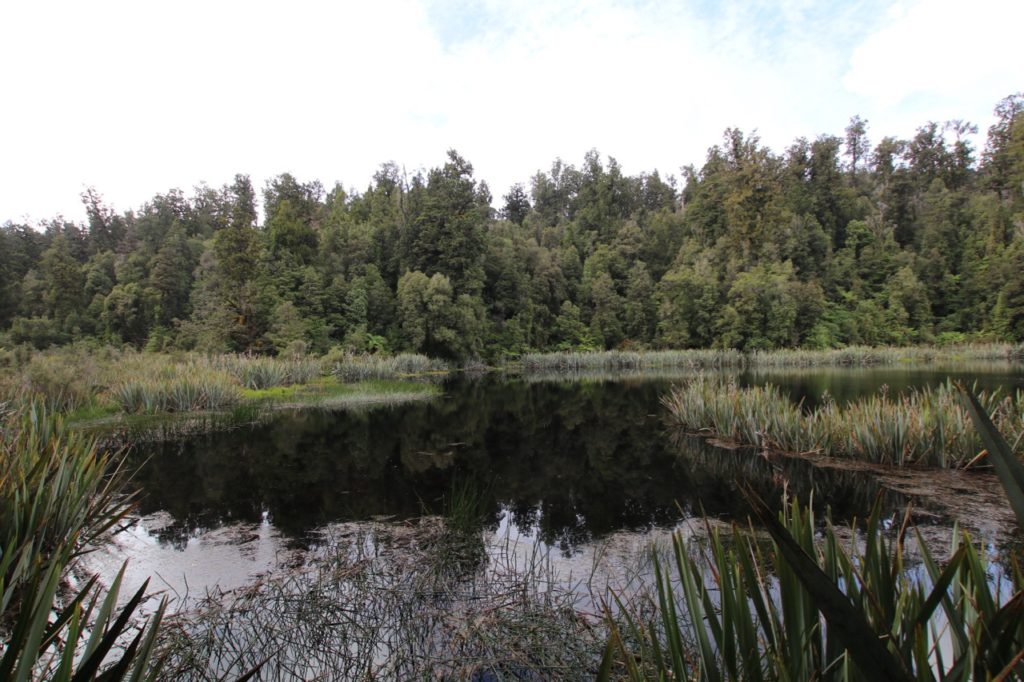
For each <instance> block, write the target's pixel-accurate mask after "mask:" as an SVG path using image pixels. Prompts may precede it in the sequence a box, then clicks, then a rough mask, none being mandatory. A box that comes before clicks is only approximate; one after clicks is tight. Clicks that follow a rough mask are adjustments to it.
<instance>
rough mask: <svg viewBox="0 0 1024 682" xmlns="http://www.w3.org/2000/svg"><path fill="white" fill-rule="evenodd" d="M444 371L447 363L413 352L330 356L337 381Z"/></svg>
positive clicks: (392, 377)
mask: <svg viewBox="0 0 1024 682" xmlns="http://www.w3.org/2000/svg"><path fill="white" fill-rule="evenodd" d="M446 371H448V365H447V364H446V363H445V362H444V361H442V360H437V359H432V358H428V357H427V356H425V355H417V354H413V353H401V354H399V355H395V356H391V357H385V356H380V355H351V354H345V355H342V356H341V357H336V358H332V367H331V373H332V374H333V375H334V377H335V378H336V379H338V380H339V381H367V380H370V379H397V378H400V377H406V376H415V375H421V374H432V373H440V372H446Z"/></svg>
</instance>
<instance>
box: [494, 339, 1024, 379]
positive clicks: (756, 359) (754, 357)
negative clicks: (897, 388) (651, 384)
mask: <svg viewBox="0 0 1024 682" xmlns="http://www.w3.org/2000/svg"><path fill="white" fill-rule="evenodd" d="M966 361H1005V362H1024V344H1016V345H1015V344H1008V343H984V344H982V343H977V344H958V345H951V346H879V347H872V346H850V347H848V348H836V349H830V350H807V349H785V350H773V351H753V352H750V353H743V352H740V351H738V350H735V349H687V350H651V351H592V352H572V351H563V352H555V353H527V354H525V355H523V356H522V357H521V358H519V360H518V361H516V362H510V363H507V364H506V367H508V368H510V369H511V370H513V371H515V370H518V371H521V372H522V373H524V374H531V373H545V372H565V373H573V372H587V371H600V372H605V371H646V370H665V369H740V370H742V369H755V368H773V367H798V368H799V367H808V368H811V367H878V366H885V365H935V364H944V363H950V364H955V363H960V362H966Z"/></svg>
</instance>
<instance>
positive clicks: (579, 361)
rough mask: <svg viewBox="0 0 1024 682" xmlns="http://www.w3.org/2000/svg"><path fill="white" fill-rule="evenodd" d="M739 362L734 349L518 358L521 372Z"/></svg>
mask: <svg viewBox="0 0 1024 682" xmlns="http://www.w3.org/2000/svg"><path fill="white" fill-rule="evenodd" d="M743 363H744V358H743V354H742V353H740V352H739V351H735V350H679V351H671V350H666V351H604V352H593V353H576V352H559V353H528V354H526V355H523V356H522V357H521V358H520V359H519V367H520V368H521V370H522V371H523V372H524V373H545V372H569V373H575V372H593V371H605V372H622V371H642V370H659V369H707V368H726V367H733V368H738V367H742V366H743Z"/></svg>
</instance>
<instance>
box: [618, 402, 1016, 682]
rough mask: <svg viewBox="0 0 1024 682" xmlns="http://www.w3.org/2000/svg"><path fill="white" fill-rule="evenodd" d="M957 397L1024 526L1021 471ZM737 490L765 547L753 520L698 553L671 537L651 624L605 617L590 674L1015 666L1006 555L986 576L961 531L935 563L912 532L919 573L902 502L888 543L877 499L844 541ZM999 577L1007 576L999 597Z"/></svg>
mask: <svg viewBox="0 0 1024 682" xmlns="http://www.w3.org/2000/svg"><path fill="white" fill-rule="evenodd" d="M963 398H964V404H965V405H966V407H967V409H968V410H969V411H970V413H971V417H972V420H973V421H974V424H975V425H976V427H977V428H978V430H979V432H980V434H981V436H982V438H983V439H984V441H985V442H986V445H987V447H988V448H989V452H990V453H992V456H993V457H994V458H995V462H996V464H997V472H998V474H999V478H1000V481H1001V483H1002V484H1003V487H1004V489H1005V490H1006V492H1007V496H1008V497H1009V499H1010V501H1011V505H1012V506H1013V507H1014V511H1015V512H1016V514H1017V517H1018V520H1019V521H1021V523H1022V524H1024V469H1022V468H1021V465H1020V462H1019V459H1018V458H1017V457H1016V456H1015V455H1014V453H1013V451H1012V448H1011V447H1010V445H1009V444H1008V443H1007V442H1006V440H1005V439H1004V438H1003V437H1002V435H1001V434H1000V433H999V431H998V430H997V429H996V428H995V426H994V425H993V423H992V421H991V420H990V419H989V418H988V416H987V415H986V413H985V409H984V408H983V406H982V405H981V403H980V402H979V401H978V400H977V399H976V398H975V396H973V395H972V394H969V393H965V394H964V396H963ZM747 498H748V500H749V501H750V503H751V505H752V507H753V510H754V517H755V518H756V520H757V521H758V522H759V523H760V524H762V525H763V526H764V527H765V528H766V529H767V531H768V534H769V535H770V536H771V538H772V544H771V545H770V547H769V548H768V549H767V550H765V548H764V545H763V543H762V542H761V541H760V540H759V539H758V538H757V536H756V535H755V533H754V532H753V530H752V529H751V530H749V531H746V530H743V529H740V528H738V527H734V528H733V532H732V535H731V537H730V538H729V539H728V540H726V538H724V537H723V535H722V534H721V533H720V532H719V531H718V530H713V531H711V532H710V533H709V535H710V538H709V543H708V547H707V554H705V555H703V556H696V555H695V552H694V550H695V549H696V546H695V545H694V544H688V543H687V542H686V541H685V540H684V539H683V537H682V535H681V534H680V533H678V532H677V533H675V534H674V536H673V543H672V544H673V546H672V549H673V552H672V559H673V560H674V562H673V563H674V570H675V573H676V577H675V579H673V578H672V577H671V575H670V573H671V571H672V570H673V569H672V568H670V567H668V566H666V565H665V564H664V563H663V562H662V561H661V560H660V559H659V557H658V556H657V555H655V557H654V562H655V575H656V580H657V586H658V597H659V602H658V617H659V620H658V622H655V621H651V622H650V623H647V622H643V621H638V620H636V619H635V618H633V617H631V616H630V615H629V613H628V612H627V614H626V630H625V632H622V631H621V630H620V629H619V628H617V627H615V626H614V625H613V626H612V634H611V637H610V638H609V641H608V645H607V648H606V652H605V658H604V663H603V665H602V670H601V673H600V675H599V678H600V679H610V674H611V670H612V664H613V662H614V661H615V659H616V658H618V659H619V660H621V661H622V662H623V665H624V667H625V668H626V670H627V673H628V676H629V678H630V679H634V680H642V679H670V678H674V679H702V680H726V679H728V680H740V679H744V680H789V679H822V680H912V679H916V680H969V679H1010V678H1015V677H1016V676H1019V675H1020V674H1021V672H1022V667H1021V666H1022V656H1021V652H1024V620H1022V619H1021V617H1020V611H1021V605H1022V603H1024V601H1022V600H1024V577H1022V574H1021V572H1020V570H1019V568H1018V567H1017V566H1016V564H1014V567H1013V569H1012V570H1010V571H1009V572H1008V573H1006V574H1004V575H1003V576H1001V577H998V576H997V578H996V579H995V581H994V582H993V580H992V578H991V567H990V566H988V564H987V562H986V558H985V554H984V553H983V551H981V550H980V548H978V547H976V546H974V545H973V543H972V541H971V538H970V537H969V536H968V535H967V534H966V533H964V534H963V535H962V536H961V535H958V534H957V533H954V537H953V541H952V545H951V548H950V558H949V560H948V561H947V562H946V564H945V566H944V567H943V566H940V565H939V563H938V562H937V561H936V560H935V559H934V558H933V554H932V551H931V550H930V548H929V546H928V543H927V542H926V541H925V539H924V538H923V537H922V536H921V534H920V533H916V540H917V545H918V549H919V551H920V553H921V560H922V563H923V567H924V573H925V575H926V576H927V580H925V579H922V578H921V577H913V575H912V570H911V557H910V555H909V552H908V551H907V549H906V547H907V544H906V536H907V534H908V531H909V529H910V523H909V521H910V515H909V511H908V514H907V516H906V518H905V519H904V522H903V524H902V526H901V527H900V529H899V531H898V533H897V534H896V536H895V538H894V539H892V540H890V539H889V534H888V533H887V532H886V531H885V529H884V524H883V519H882V518H881V514H880V509H881V504H880V503H876V506H875V509H874V511H873V512H872V513H871V515H870V517H869V518H868V521H867V525H866V528H865V529H864V532H863V534H861V533H859V532H858V529H857V528H856V527H854V528H853V529H852V530H853V537H854V538H855V540H854V542H853V543H851V544H850V545H849V548H848V549H847V547H848V545H847V542H846V541H845V540H844V539H843V535H842V534H841V533H840V532H838V531H837V530H836V529H835V528H834V527H833V526H832V525H831V523H827V524H826V526H825V529H824V533H822V532H821V531H820V530H819V525H818V524H817V523H816V522H815V520H814V516H813V514H812V512H811V510H810V509H809V508H803V507H801V506H800V505H799V504H798V503H797V502H796V501H795V500H794V501H793V502H792V504H791V506H790V507H789V508H788V509H787V508H786V507H785V506H784V508H783V511H782V512H781V514H780V515H779V516H778V517H776V516H775V515H774V514H773V513H772V512H771V510H769V509H768V508H767V506H766V505H765V504H764V502H763V501H761V500H760V499H758V498H757V497H756V496H754V495H753V493H749V492H748V493H747ZM709 530H710V529H709ZM915 532H916V531H915ZM706 567H707V569H709V570H706ZM1000 580H1005V581H1007V582H1009V583H1010V594H1009V596H1006V594H1005V592H1004V588H1003V586H1001V585H1000V584H999V582H1000ZM679 592H681V593H682V596H681V598H680V597H677V594H678V593H679ZM609 622H610V618H609ZM627 642H632V643H633V645H632V647H631V646H630V645H628V644H627Z"/></svg>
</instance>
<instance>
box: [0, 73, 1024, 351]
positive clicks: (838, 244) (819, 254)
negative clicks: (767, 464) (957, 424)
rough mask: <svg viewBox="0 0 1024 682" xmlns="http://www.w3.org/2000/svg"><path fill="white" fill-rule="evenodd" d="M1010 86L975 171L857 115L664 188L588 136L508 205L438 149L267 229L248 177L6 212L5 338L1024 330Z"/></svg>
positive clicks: (710, 165) (288, 209)
mask: <svg viewBox="0 0 1024 682" xmlns="http://www.w3.org/2000/svg"><path fill="white" fill-rule="evenodd" d="M1022 101H1024V100H1022V97H1021V95H1020V94H1019V93H1018V94H1016V95H1012V96H1010V97H1008V98H1006V99H1004V100H1003V101H1001V102H1000V103H999V104H998V105H997V106H996V112H995V113H996V123H995V124H994V125H993V126H992V127H991V128H990V130H989V135H988V140H987V142H986V146H985V150H984V153H983V154H982V155H981V159H980V162H976V161H975V158H974V157H975V154H974V150H973V149H972V147H971V143H970V141H969V140H970V135H971V133H972V131H974V130H975V127H974V126H972V125H971V124H970V123H967V122H964V121H949V122H947V123H945V124H938V123H928V124H925V125H923V126H922V127H921V128H919V129H918V131H917V132H916V134H915V135H913V136H912V137H911V138H910V139H906V140H900V139H895V138H888V137H887V138H883V139H882V140H881V141H879V142H878V143H877V144H876V145H874V147H872V145H871V144H870V141H869V139H868V133H869V130H868V126H867V123H866V121H864V120H863V119H861V118H860V117H856V116H855V117H853V118H852V119H851V120H850V124H849V126H847V128H846V129H845V131H844V135H843V137H837V136H834V135H828V134H825V135H819V136H817V137H814V138H799V139H797V140H796V141H794V143H793V144H792V145H791V146H790V147H789V148H788V149H786V150H785V151H784V152H782V153H778V152H774V151H772V150H771V149H768V148H767V147H765V146H764V145H762V143H761V141H760V140H759V139H758V138H757V136H756V135H750V134H745V133H744V132H743V131H740V130H738V129H728V130H726V131H725V134H724V135H723V138H722V140H721V142H720V143H719V144H717V145H715V146H713V147H712V148H711V149H710V150H709V152H708V155H707V158H706V160H705V162H704V163H703V164H702V165H701V167H700V168H699V169H698V168H693V167H687V168H686V169H684V172H683V175H684V180H685V187H684V188H683V189H682V191H681V192H680V191H677V188H676V180H675V178H665V179H663V178H661V177H660V176H659V175H658V174H657V173H656V172H654V173H641V174H639V175H636V176H627V175H626V174H624V173H623V170H622V167H621V166H620V165H619V163H618V162H617V161H616V160H615V159H613V158H607V159H604V158H602V157H601V155H600V154H599V153H598V152H597V151H596V150H591V151H589V152H587V154H586V155H585V156H584V158H583V161H582V163H581V164H580V165H579V167H577V166H574V165H572V164H568V163H566V162H564V161H562V160H560V159H559V160H556V161H555V162H554V163H553V164H552V165H551V166H550V170H548V171H547V172H541V173H538V174H537V175H536V176H534V177H533V178H532V179H531V182H530V191H529V192H527V188H526V187H525V185H523V184H516V185H514V186H513V187H512V188H511V189H510V190H509V192H508V194H506V195H505V196H504V200H503V203H502V207H501V210H500V211H499V212H497V215H498V216H500V217H496V212H495V211H494V210H493V209H492V207H491V202H492V199H493V198H492V196H491V192H490V189H489V188H488V186H487V184H486V183H485V182H483V181H481V180H478V179H477V178H475V177H474V174H473V166H472V164H471V163H470V162H469V161H468V160H467V159H465V158H464V157H462V156H461V155H459V154H458V153H457V152H456V151H454V150H451V151H449V152H448V155H447V157H446V159H444V162H443V163H442V164H441V165H440V166H439V167H435V168H432V169H430V170H428V171H423V172H417V173H415V174H413V175H411V176H409V175H407V174H405V173H404V171H402V170H401V169H400V167H399V166H398V165H397V164H394V163H389V164H384V165H383V166H382V167H381V169H380V170H379V172H378V173H376V174H375V175H374V178H373V182H372V183H371V184H370V186H369V187H367V188H366V190H365V192H363V193H359V192H355V191H353V190H345V189H344V188H342V187H341V186H336V187H334V188H333V189H332V190H331V191H330V192H328V193H325V192H324V188H323V187H322V186H321V185H320V183H319V182H317V181H312V182H305V183H303V182H300V181H298V180H297V179H296V178H294V177H292V176H291V175H289V174H287V173H285V174H281V175H279V176H277V177H275V178H272V179H271V180H270V181H269V182H268V183H267V186H266V188H265V189H264V192H263V194H264V209H265V215H264V218H263V223H262V225H258V224H257V213H256V207H255V191H254V189H253V187H252V184H251V182H250V180H249V178H248V177H247V176H244V175H238V176H236V177H235V179H234V181H233V182H231V183H229V184H227V185H225V186H224V187H222V188H220V189H219V190H218V189H214V188H209V187H200V188H197V190H196V192H195V194H194V195H193V196H192V197H186V196H185V194H184V193H182V192H181V191H179V190H171V191H170V192H168V193H166V194H162V195H161V194H158V195H156V196H154V197H153V199H152V200H151V201H149V202H147V203H146V204H145V205H143V206H142V207H140V208H139V209H138V210H137V211H129V212H126V213H124V214H123V215H117V214H115V213H114V212H113V211H112V210H111V209H110V208H108V207H106V206H104V205H103V202H102V199H101V197H100V196H99V195H98V194H97V193H96V192H95V191H93V190H89V191H87V192H86V194H85V195H84V196H83V202H84V204H85V210H86V215H87V217H88V222H87V224H85V225H82V226H79V225H75V224H73V223H68V222H66V221H64V220H63V219H57V220H53V221H51V222H50V223H48V224H46V226H45V227H46V232H45V233H39V232H36V231H34V230H33V229H32V228H30V227H28V226H24V225H14V224H10V223H8V224H5V225H3V226H0V331H7V330H9V333H10V335H11V337H12V338H13V339H14V340H15V342H17V343H29V344H32V345H34V346H35V347H37V348H45V347H48V346H50V345H61V344H65V343H68V342H70V341H74V340H78V339H82V338H96V339H98V340H100V341H104V342H112V343H130V344H132V345H133V346H135V347H136V348H151V349H161V350H162V349H168V348H183V349H189V350H193V349H194V350H200V351H204V352H214V353H223V352H240V353H256V354H274V353H279V352H282V351H283V350H284V349H286V348H287V347H288V346H289V345H290V344H292V343H294V342H296V341H302V342H304V343H306V345H307V349H308V350H309V351H312V352H317V353H322V352H325V351H326V350H327V349H329V348H331V347H332V346H336V345H345V346H346V347H348V348H350V349H351V350H353V351H356V352H360V351H370V350H372V349H374V348H382V347H386V348H387V349H389V350H391V351H393V352H412V353H427V354H429V355H436V356H442V357H446V358H451V359H459V360H462V359H468V358H476V357H481V356H483V357H485V359H490V360H493V359H496V358H502V357H509V356H512V357H514V356H516V355H519V354H522V353H524V352H531V351H546V350H547V351H551V350H571V349H613V348H622V349H628V348H647V347H652V346H656V347H663V348H712V347H718V348H736V349H740V350H744V351H752V350H761V349H776V348H792V347H810V348H836V347H843V346H848V345H906V344H918V343H928V342H930V341H931V340H932V339H933V338H935V336H936V335H937V334H950V333H953V334H963V335H965V336H966V337H968V338H988V339H1001V340H1006V341H1017V342H1019V341H1021V340H1024V312H1022V311H1024V294H1022V292H1024V275H1022V274H1021V273H1024V262H1022V256H1021V254H1022V253H1024V237H1022V234H1021V232H1020V230H1019V229H1017V226H1018V225H1019V224H1020V221H1021V219H1022V216H1024V194H1022V192H1021V187H1022V178H1024V170H1022V169H1024V161H1022V159H1024V117H1022V116H1021V115H1020V112H1021V110H1022V105H1021V102H1022ZM416 273H419V275H417V274H416ZM428 289H429V291H428ZM382 339H383V341H381V340H382Z"/></svg>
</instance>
